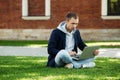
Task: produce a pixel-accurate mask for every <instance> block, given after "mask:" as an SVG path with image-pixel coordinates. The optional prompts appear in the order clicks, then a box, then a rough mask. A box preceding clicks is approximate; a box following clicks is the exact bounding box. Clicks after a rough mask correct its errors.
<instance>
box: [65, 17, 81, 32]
mask: <svg viewBox="0 0 120 80" xmlns="http://www.w3.org/2000/svg"><path fill="white" fill-rule="evenodd" d="M78 23H79V19H78V18H77V19H74V18H71V19H70V20H67V21H66V24H67V26H66V29H67V31H68V32H71V31H72V30H74V29H75V28H76V27H77V25H78Z"/></svg>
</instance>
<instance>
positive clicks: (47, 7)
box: [22, 0, 50, 20]
mask: <svg viewBox="0 0 120 80" xmlns="http://www.w3.org/2000/svg"><path fill="white" fill-rule="evenodd" d="M28 1H29V0H22V19H24V20H48V19H50V0H45V15H44V16H29V11H28V10H29V9H28V6H29V5H28Z"/></svg>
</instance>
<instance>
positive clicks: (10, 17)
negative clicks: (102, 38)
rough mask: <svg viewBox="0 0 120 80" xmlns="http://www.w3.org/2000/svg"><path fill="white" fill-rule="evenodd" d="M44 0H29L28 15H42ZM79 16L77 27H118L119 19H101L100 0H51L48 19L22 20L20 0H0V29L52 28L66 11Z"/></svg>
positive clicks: (119, 25)
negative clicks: (49, 17)
mask: <svg viewBox="0 0 120 80" xmlns="http://www.w3.org/2000/svg"><path fill="white" fill-rule="evenodd" d="M44 3H45V1H44V0H29V8H30V9H29V14H30V15H44V14H45V13H44V10H45V7H44ZM68 12H76V13H78V14H79V16H80V24H79V26H78V28H79V29H120V20H103V19H101V0H92V1H91V0H51V19H50V20H36V21H33V20H23V19H22V0H0V18H1V19H0V29H53V28H56V26H57V25H58V24H59V23H60V22H61V21H62V20H64V17H65V15H66V13H68Z"/></svg>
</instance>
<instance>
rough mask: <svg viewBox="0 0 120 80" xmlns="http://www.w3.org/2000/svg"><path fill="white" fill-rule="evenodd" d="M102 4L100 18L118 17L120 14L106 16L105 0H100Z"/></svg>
mask: <svg viewBox="0 0 120 80" xmlns="http://www.w3.org/2000/svg"><path fill="white" fill-rule="evenodd" d="M101 1H102V2H101V3H102V6H101V17H102V19H108V20H113V19H120V16H108V15H107V0H101Z"/></svg>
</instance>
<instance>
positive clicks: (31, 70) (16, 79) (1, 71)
mask: <svg viewBox="0 0 120 80" xmlns="http://www.w3.org/2000/svg"><path fill="white" fill-rule="evenodd" d="M95 62H96V67H95V68H84V69H66V68H48V67H46V63H47V57H22V56H16V57H15V56H14V57H13V56H0V80H88V79H89V80H101V79H102V80H118V79H120V76H119V75H120V69H119V68H120V59H119V58H118V59H115V58H97V59H96V60H95Z"/></svg>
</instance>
